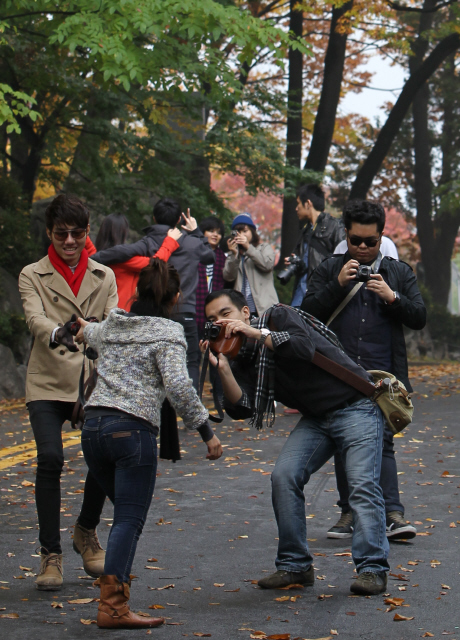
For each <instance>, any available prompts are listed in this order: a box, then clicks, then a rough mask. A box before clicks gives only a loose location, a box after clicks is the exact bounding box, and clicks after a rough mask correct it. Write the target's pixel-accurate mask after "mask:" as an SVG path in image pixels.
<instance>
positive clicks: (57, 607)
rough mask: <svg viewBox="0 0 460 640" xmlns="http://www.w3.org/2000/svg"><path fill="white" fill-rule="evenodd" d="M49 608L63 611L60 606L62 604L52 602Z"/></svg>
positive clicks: (62, 606) (62, 607)
mask: <svg viewBox="0 0 460 640" xmlns="http://www.w3.org/2000/svg"><path fill="white" fill-rule="evenodd" d="M51 606H52V607H53V609H64V605H63V604H62V602H52V603H51Z"/></svg>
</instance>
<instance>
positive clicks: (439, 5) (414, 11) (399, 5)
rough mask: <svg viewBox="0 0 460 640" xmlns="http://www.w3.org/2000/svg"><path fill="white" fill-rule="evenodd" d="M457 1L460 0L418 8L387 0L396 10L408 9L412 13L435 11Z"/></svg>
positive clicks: (449, 0)
mask: <svg viewBox="0 0 460 640" xmlns="http://www.w3.org/2000/svg"><path fill="white" fill-rule="evenodd" d="M457 2H458V0H446V2H441V3H440V4H437V5H435V6H434V7H432V8H431V9H418V8H417V7H405V6H404V5H402V4H399V2H391V0H387V4H388V5H389V6H390V7H391V8H392V9H394V10H395V11H408V12H412V13H435V12H436V11H438V10H439V9H443V8H444V7H449V6H451V5H453V4H456V3H457Z"/></svg>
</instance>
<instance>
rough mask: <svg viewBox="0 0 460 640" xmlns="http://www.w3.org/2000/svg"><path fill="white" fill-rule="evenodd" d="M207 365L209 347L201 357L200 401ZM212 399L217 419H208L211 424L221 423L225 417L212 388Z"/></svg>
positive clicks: (211, 417) (214, 417)
mask: <svg viewBox="0 0 460 640" xmlns="http://www.w3.org/2000/svg"><path fill="white" fill-rule="evenodd" d="M208 365H209V345H208V348H207V349H206V351H205V354H204V357H203V364H202V365H201V374H200V384H199V387H198V397H199V398H200V400H201V399H202V397H203V388H204V381H205V379H206V373H207V370H208ZM212 397H213V400H214V406H215V408H216V411H217V413H218V414H219V417H217V416H212V415H211V414H209V419H210V420H211V421H212V422H216V423H218V424H219V423H221V422H222V421H223V419H224V417H225V415H224V410H223V409H222V405H221V404H220V400H219V396H218V395H217V393H216V391H215V389H214V388H213V390H212Z"/></svg>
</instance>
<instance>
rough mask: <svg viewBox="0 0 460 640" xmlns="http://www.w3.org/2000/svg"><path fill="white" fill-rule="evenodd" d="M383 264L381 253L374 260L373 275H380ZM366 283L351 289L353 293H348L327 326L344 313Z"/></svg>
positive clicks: (360, 283) (358, 284) (372, 265)
mask: <svg viewBox="0 0 460 640" xmlns="http://www.w3.org/2000/svg"><path fill="white" fill-rule="evenodd" d="M381 262H382V254H381V253H380V251H379V254H378V256H377V257H376V259H375V260H374V262H373V263H372V264H371V267H372V271H373V273H378V271H379V269H380V263H381ZM363 284H364V282H357V283H356V284H355V286H354V287H353V289H351V291H349V292H348V294H347V296H346V298H344V299H343V300H342V302H341V303H340V304H339V306H338V307H337V309H336V310H335V311H334V312H333V313H332V315H331V317H330V318H329V320H328V321H327V322H326V326H327V327H328V326H329V325H330V324H331V322H332V321H333V320H334V319H335V318H336V317H337V316H338V315H339V313H340V312H341V311H342V309H344V308H345V307H346V306H347V304H348V303H349V302H350V300H351V299H352V298H353V297H354V296H355V295H356V294H357V293H358V291H359V290H360V289H361V287H362V286H363Z"/></svg>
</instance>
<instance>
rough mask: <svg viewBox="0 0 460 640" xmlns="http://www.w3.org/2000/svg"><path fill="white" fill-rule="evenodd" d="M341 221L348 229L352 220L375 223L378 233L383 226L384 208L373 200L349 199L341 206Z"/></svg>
mask: <svg viewBox="0 0 460 640" xmlns="http://www.w3.org/2000/svg"><path fill="white" fill-rule="evenodd" d="M342 218H343V223H344V225H345V229H347V230H349V229H350V228H351V225H352V223H353V222H358V223H359V224H374V223H375V224H376V225H377V229H378V232H379V233H382V231H383V229H384V227H385V209H384V208H383V206H382V205H381V204H380V202H376V201H375V200H349V201H348V202H347V204H346V205H345V206H344V208H343V212H342Z"/></svg>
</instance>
